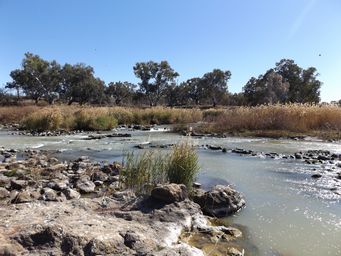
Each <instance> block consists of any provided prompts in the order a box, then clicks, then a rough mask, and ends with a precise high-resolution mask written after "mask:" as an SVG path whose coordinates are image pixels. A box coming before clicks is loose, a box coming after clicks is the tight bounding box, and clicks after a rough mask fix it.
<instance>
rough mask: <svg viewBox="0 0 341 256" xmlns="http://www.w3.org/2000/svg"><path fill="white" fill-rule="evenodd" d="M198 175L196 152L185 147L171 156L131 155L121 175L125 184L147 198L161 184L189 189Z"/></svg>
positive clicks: (148, 153) (172, 152)
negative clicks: (181, 185) (179, 185)
mask: <svg viewBox="0 0 341 256" xmlns="http://www.w3.org/2000/svg"><path fill="white" fill-rule="evenodd" d="M198 171H199V164H198V156H197V153H196V151H195V149H194V148H193V147H192V146H191V145H189V144H187V143H182V144H179V145H176V146H174V148H173V150H172V151H171V152H170V153H167V154H162V153H161V152H155V151H146V152H144V153H142V154H141V155H139V156H135V155H134V154H133V153H128V154H127V156H126V157H125V159H124V167H123V170H122V172H121V178H122V180H121V181H122V183H123V184H124V185H125V186H126V187H127V188H130V189H132V190H134V191H136V192H137V193H142V194H146V193H149V192H150V191H151V189H152V188H154V187H155V186H156V185H157V184H160V183H168V182H170V183H178V184H185V185H186V186H187V187H188V188H189V189H190V188H191V187H192V183H193V181H194V180H195V178H196V175H197V173H198Z"/></svg>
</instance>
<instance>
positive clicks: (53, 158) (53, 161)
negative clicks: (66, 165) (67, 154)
mask: <svg viewBox="0 0 341 256" xmlns="http://www.w3.org/2000/svg"><path fill="white" fill-rule="evenodd" d="M48 162H49V163H50V164H57V163H59V161H58V159H57V158H55V157H51V158H50V159H49V160H48Z"/></svg>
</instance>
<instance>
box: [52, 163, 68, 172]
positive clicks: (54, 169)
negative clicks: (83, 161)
mask: <svg viewBox="0 0 341 256" xmlns="http://www.w3.org/2000/svg"><path fill="white" fill-rule="evenodd" d="M66 167H67V166H66V165H65V164H55V165H52V166H50V167H49V170H50V171H51V172H57V171H63V170H65V169H66Z"/></svg>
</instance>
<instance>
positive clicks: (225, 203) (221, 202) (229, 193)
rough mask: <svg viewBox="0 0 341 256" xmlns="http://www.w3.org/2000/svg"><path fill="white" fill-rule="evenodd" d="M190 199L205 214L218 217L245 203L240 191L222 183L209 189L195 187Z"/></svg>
mask: <svg viewBox="0 0 341 256" xmlns="http://www.w3.org/2000/svg"><path fill="white" fill-rule="evenodd" d="M192 199H193V201H194V202H195V203H197V204H199V205H200V206H201V209H202V211H203V212H204V213H205V214H207V215H210V216H213V217H218V218H220V217H225V216H228V215H230V214H232V213H235V212H237V211H238V210H239V209H241V208H242V207H243V206H244V205H245V201H244V199H243V198H242V196H241V195H240V193H238V192H237V191H236V190H234V189H232V188H230V187H229V186H223V185H217V186H215V187H214V188H213V189H212V190H211V191H204V190H202V189H197V190H195V191H194V193H193V196H192Z"/></svg>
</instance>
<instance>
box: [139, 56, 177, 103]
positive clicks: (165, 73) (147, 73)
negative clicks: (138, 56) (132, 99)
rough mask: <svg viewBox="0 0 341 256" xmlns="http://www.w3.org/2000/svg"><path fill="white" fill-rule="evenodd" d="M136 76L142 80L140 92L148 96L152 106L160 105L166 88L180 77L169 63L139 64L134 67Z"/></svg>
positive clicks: (151, 62) (152, 62)
mask: <svg viewBox="0 0 341 256" xmlns="http://www.w3.org/2000/svg"><path fill="white" fill-rule="evenodd" d="M134 74H135V76H136V77H137V78H139V79H141V83H140V84H139V85H140V90H141V91H142V92H143V93H145V94H146V96H147V98H148V100H149V104H150V106H156V105H157V104H158V102H159V101H160V98H161V97H162V96H163V95H164V94H165V91H166V88H167V87H168V86H170V85H171V84H173V83H174V79H175V78H176V77H178V76H179V74H178V73H177V72H175V71H174V70H173V69H172V68H171V66H170V65H169V64H168V62H167V61H161V62H160V63H157V62H154V61H149V62H138V63H136V64H135V66H134Z"/></svg>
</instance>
